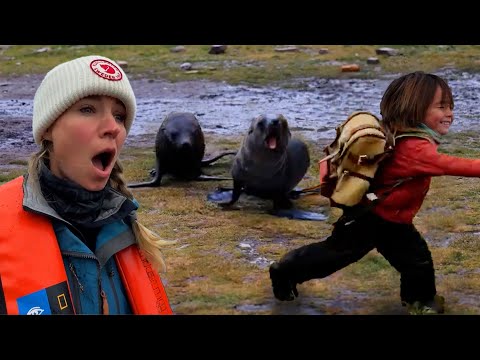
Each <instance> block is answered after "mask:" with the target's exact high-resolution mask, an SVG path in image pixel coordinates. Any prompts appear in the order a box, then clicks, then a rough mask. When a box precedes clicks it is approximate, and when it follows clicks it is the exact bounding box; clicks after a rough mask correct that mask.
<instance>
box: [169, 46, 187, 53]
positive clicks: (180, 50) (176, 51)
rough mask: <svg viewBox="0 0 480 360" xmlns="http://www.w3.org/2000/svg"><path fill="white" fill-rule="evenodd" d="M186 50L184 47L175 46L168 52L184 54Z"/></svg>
mask: <svg viewBox="0 0 480 360" xmlns="http://www.w3.org/2000/svg"><path fill="white" fill-rule="evenodd" d="M185 50H186V49H185V46H181V45H180V46H175V47H173V48H171V49H170V52H172V53H179V52H184V51H185Z"/></svg>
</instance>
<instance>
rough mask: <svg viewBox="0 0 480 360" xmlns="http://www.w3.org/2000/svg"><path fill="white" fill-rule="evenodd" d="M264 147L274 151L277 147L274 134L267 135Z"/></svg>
mask: <svg viewBox="0 0 480 360" xmlns="http://www.w3.org/2000/svg"><path fill="white" fill-rule="evenodd" d="M265 145H266V146H267V148H269V149H270V150H275V149H276V148H277V146H278V139H277V135H276V134H269V135H268V136H267V137H266V139H265Z"/></svg>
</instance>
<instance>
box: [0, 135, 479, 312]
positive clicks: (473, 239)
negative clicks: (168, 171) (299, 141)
mask: <svg viewBox="0 0 480 360" xmlns="http://www.w3.org/2000/svg"><path fill="white" fill-rule="evenodd" d="M240 140H241V139H240V138H239V137H231V138H228V137H225V136H222V137H220V136H209V135H207V137H206V143H207V154H213V153H216V152H218V151H221V150H223V149H225V148H229V149H236V148H237V146H240ZM323 145H324V144H313V143H309V148H310V153H311V158H312V159H313V161H312V166H311V167H310V169H309V171H308V174H307V176H306V178H305V179H304V180H303V181H302V182H301V183H300V186H301V187H308V186H312V185H315V184H317V177H318V171H317V168H316V166H315V159H319V158H320V157H321V156H322V154H321V149H322V148H323ZM479 149H480V140H478V134H476V133H473V132H462V133H456V134H449V135H447V136H446V141H445V142H444V143H443V144H442V145H441V147H440V151H442V152H445V153H449V154H453V155H459V156H466V157H477V158H478V157H480V150H479ZM121 158H122V160H123V164H124V168H125V176H126V178H127V179H128V180H129V181H130V182H138V181H141V180H146V179H148V178H149V175H148V173H149V171H150V169H151V168H152V167H153V166H154V159H155V158H154V152H153V149H149V148H135V147H126V148H124V151H123V153H122V157H121ZM10 165H11V169H10V170H9V171H6V172H5V170H4V173H3V175H2V177H1V178H0V183H3V182H5V181H8V180H10V179H13V178H14V177H16V176H18V175H20V174H22V173H23V172H24V171H25V168H26V163H25V162H24V161H12V162H11V163H10ZM230 165H231V157H225V158H223V159H221V160H219V161H218V162H217V163H215V164H213V165H211V166H210V167H208V168H206V169H205V172H206V173H208V174H210V175H228V173H229V169H230ZM221 185H223V186H231V182H230V181H222V182H219V181H214V182H178V181H175V180H173V179H171V178H169V177H164V179H163V181H162V186H161V187H158V188H140V189H132V190H133V192H134V195H135V197H136V198H137V199H138V200H139V202H140V204H141V208H140V210H139V214H138V216H139V219H140V220H141V221H142V222H143V223H144V224H145V225H147V226H148V227H149V228H151V229H152V230H155V231H156V232H158V233H159V234H160V235H161V236H162V237H163V238H165V239H169V240H173V239H175V240H177V243H176V244H174V245H171V246H167V247H165V248H164V255H165V258H166V261H167V265H168V272H167V273H166V274H165V275H164V276H163V279H164V281H165V283H166V288H167V292H168V295H169V298H170V301H171V304H172V306H173V308H174V310H175V312H176V313H178V314H402V313H403V311H404V310H403V309H402V307H401V306H400V302H399V281H400V279H399V275H398V273H397V272H396V271H395V270H394V269H393V268H392V267H391V266H390V265H389V264H388V263H387V262H386V261H385V259H384V258H383V257H382V256H381V255H379V254H378V253H377V252H376V251H372V252H370V253H369V254H368V255H367V256H366V257H364V258H363V259H362V260H360V261H359V262H357V263H355V264H352V265H350V266H348V267H346V268H345V269H343V270H340V271H339V272H337V273H335V274H333V275H331V276H330V277H327V278H326V279H323V280H312V281H310V282H307V283H304V284H302V285H300V286H299V287H298V289H299V291H300V294H301V296H300V298H298V299H297V300H296V301H295V302H293V303H280V302H277V301H276V300H275V299H274V298H273V294H272V291H271V286H270V280H269V277H268V264H269V262H270V261H273V260H277V259H279V258H280V257H281V256H282V255H283V254H284V253H285V252H287V251H288V250H290V249H293V248H296V247H298V246H301V245H304V244H309V243H312V242H315V241H319V240H321V239H322V238H324V237H325V236H327V235H328V234H329V233H330V231H331V226H332V223H333V222H334V221H335V220H336V218H337V217H338V216H339V215H340V211H338V210H336V209H329V208H328V206H327V200H326V199H325V198H323V197H321V196H318V195H315V196H307V197H304V198H301V199H299V200H297V201H296V206H297V207H299V208H301V209H305V210H311V211H321V212H325V213H327V214H329V218H328V220H327V221H325V222H312V221H300V220H289V219H284V218H277V217H274V216H271V215H269V214H268V211H269V209H270V205H271V204H270V202H268V201H262V200H258V199H254V198H249V197H245V196H244V195H242V197H241V198H240V200H239V201H238V202H237V204H236V205H235V206H234V208H233V209H232V210H223V209H221V208H219V207H218V206H217V205H215V204H213V203H210V202H208V201H207V200H206V197H207V194H208V193H209V192H211V191H213V190H215V189H216V187H217V186H221ZM479 218H480V193H479V191H478V179H476V178H460V177H441V178H434V179H433V181H432V186H431V189H430V192H429V195H428V196H427V198H426V201H425V203H424V205H423V207H422V209H421V210H420V212H419V214H418V215H417V217H416V218H415V224H416V226H417V227H418V229H419V230H420V231H421V232H422V233H423V234H424V235H425V238H426V239H427V242H428V244H429V246H430V248H431V251H432V255H433V259H434V263H435V269H436V274H437V288H438V291H439V293H440V294H443V295H445V296H446V298H447V312H448V313H449V314H480V305H479V302H478V291H479V289H480V242H479V241H478V235H479V233H480V221H479Z"/></svg>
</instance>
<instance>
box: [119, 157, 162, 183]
mask: <svg viewBox="0 0 480 360" xmlns="http://www.w3.org/2000/svg"><path fill="white" fill-rule="evenodd" d="M152 173H153V179H152V181H147V182H142V183H138V184H128V185H127V187H129V188H139V187H158V186H160V183H161V182H162V176H163V175H164V174H163V173H162V172H160V169H159V164H158V161H157V164H156V166H155V169H154V170H152V171H150V174H152Z"/></svg>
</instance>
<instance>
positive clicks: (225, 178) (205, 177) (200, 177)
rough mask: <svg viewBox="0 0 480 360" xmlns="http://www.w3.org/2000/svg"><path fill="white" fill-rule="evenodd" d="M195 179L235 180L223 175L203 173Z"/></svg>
mask: <svg viewBox="0 0 480 360" xmlns="http://www.w3.org/2000/svg"><path fill="white" fill-rule="evenodd" d="M195 180H197V181H210V180H233V179H232V178H227V177H222V176H212V175H205V174H202V175H200V176H198V177H197V178H196V179H195Z"/></svg>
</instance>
